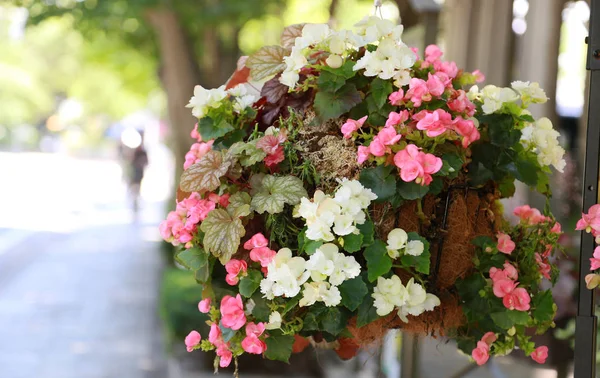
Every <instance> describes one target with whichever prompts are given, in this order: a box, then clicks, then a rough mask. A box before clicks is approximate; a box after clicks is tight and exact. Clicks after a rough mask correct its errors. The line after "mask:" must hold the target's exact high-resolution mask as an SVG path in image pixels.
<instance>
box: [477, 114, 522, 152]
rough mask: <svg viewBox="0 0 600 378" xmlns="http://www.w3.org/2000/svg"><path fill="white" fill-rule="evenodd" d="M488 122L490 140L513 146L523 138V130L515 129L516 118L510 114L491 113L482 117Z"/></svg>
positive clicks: (493, 142)
mask: <svg viewBox="0 0 600 378" xmlns="http://www.w3.org/2000/svg"><path fill="white" fill-rule="evenodd" d="M480 122H481V123H483V124H487V126H488V135H489V138H490V142H491V143H492V144H494V145H496V146H499V147H505V148H507V147H512V146H513V145H514V144H515V143H518V142H519V140H520V139H521V131H520V130H517V129H515V127H514V120H513V117H512V115H510V114H490V115H485V116H482V117H481V118H480Z"/></svg>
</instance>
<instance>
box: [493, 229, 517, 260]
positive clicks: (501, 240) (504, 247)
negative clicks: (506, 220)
mask: <svg viewBox="0 0 600 378" xmlns="http://www.w3.org/2000/svg"><path fill="white" fill-rule="evenodd" d="M496 238H498V245H497V248H498V251H500V252H502V253H506V254H507V255H510V254H511V253H512V251H514V250H515V247H516V245H515V242H514V241H512V239H511V238H510V235H507V234H504V233H502V232H499V233H498V234H497V235H496Z"/></svg>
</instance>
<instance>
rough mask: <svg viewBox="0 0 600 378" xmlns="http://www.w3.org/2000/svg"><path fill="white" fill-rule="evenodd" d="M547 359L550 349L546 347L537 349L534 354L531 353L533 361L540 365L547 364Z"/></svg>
mask: <svg viewBox="0 0 600 378" xmlns="http://www.w3.org/2000/svg"><path fill="white" fill-rule="evenodd" d="M546 358H548V347H547V346H545V345H542V346H539V347H537V348H535V350H534V351H533V353H531V359H532V360H534V361H535V362H537V363H538V364H543V363H546Z"/></svg>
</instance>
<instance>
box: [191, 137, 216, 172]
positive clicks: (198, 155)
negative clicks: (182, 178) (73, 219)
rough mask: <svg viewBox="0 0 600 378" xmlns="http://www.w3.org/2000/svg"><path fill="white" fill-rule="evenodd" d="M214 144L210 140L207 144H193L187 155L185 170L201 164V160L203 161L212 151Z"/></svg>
mask: <svg viewBox="0 0 600 378" xmlns="http://www.w3.org/2000/svg"><path fill="white" fill-rule="evenodd" d="M214 142H215V141H214V140H209V141H208V142H206V143H203V142H200V143H194V144H192V147H191V148H190V150H189V151H188V152H187V153H186V154H185V163H183V169H184V170H185V169H188V168H189V167H191V166H192V165H194V164H195V163H197V162H199V161H200V159H202V157H203V156H204V155H206V154H207V153H208V151H210V150H212V146H213V143H214Z"/></svg>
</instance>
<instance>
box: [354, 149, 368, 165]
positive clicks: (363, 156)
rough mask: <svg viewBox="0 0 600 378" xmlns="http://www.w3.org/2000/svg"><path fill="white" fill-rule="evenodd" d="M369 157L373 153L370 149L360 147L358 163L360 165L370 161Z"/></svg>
mask: <svg viewBox="0 0 600 378" xmlns="http://www.w3.org/2000/svg"><path fill="white" fill-rule="evenodd" d="M369 156H371V153H370V152H369V147H365V146H358V152H357V154H356V162H357V163H358V164H362V163H364V162H365V161H367V160H369Z"/></svg>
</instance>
